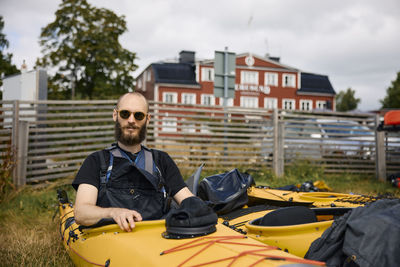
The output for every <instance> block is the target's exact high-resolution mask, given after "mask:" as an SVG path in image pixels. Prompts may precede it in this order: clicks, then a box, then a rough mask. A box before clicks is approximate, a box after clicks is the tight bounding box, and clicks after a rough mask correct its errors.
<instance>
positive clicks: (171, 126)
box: [161, 117, 178, 133]
mask: <svg viewBox="0 0 400 267" xmlns="http://www.w3.org/2000/svg"><path fill="white" fill-rule="evenodd" d="M177 124H178V123H177V120H176V118H169V117H164V118H163V119H162V123H161V125H162V128H161V131H163V132H168V133H172V132H177Z"/></svg>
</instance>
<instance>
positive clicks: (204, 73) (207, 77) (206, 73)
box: [201, 67, 214, 82]
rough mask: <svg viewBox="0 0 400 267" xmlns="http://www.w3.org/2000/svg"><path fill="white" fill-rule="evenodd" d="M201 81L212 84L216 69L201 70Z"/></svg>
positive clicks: (205, 68) (204, 68)
mask: <svg viewBox="0 0 400 267" xmlns="http://www.w3.org/2000/svg"><path fill="white" fill-rule="evenodd" d="M201 81H203V82H212V81H214V68H207V67H203V68H201Z"/></svg>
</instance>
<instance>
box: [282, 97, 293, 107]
mask: <svg viewBox="0 0 400 267" xmlns="http://www.w3.org/2000/svg"><path fill="white" fill-rule="evenodd" d="M289 103H290V104H289ZM282 109H285V110H296V100H295V99H292V98H284V99H282Z"/></svg>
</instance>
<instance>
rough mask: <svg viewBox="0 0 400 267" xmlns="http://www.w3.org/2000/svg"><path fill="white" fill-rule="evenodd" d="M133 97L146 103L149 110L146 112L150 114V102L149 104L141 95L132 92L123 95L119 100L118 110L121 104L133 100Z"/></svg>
mask: <svg viewBox="0 0 400 267" xmlns="http://www.w3.org/2000/svg"><path fill="white" fill-rule="evenodd" d="M131 97H133V98H137V99H140V101H144V103H145V105H146V108H147V110H146V112H147V113H148V112H149V102H147V99H146V98H145V97H144V96H143V95H142V94H141V93H138V92H130V93H126V94H123V95H121V96H120V97H119V99H118V102H117V110H119V107H120V105H121V102H123V101H125V100H126V99H127V98H131Z"/></svg>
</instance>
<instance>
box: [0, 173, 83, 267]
mask: <svg viewBox="0 0 400 267" xmlns="http://www.w3.org/2000/svg"><path fill="white" fill-rule="evenodd" d="M70 182H71V180H64V181H58V182H55V183H51V184H49V185H48V186H47V187H46V188H43V189H34V188H33V187H26V188H24V189H23V190H21V191H18V192H11V193H8V194H7V196H6V197H5V198H4V200H3V203H2V204H1V207H0V240H1V242H0V266H73V264H72V261H71V260H70V259H69V256H68V254H67V253H66V251H65V249H64V247H63V246H62V242H61V239H60V235H59V233H58V228H57V227H58V225H57V223H58V216H56V217H55V219H54V221H53V220H52V217H53V215H54V213H55V212H56V210H57V209H58V205H57V196H56V190H57V188H63V189H66V190H67V191H68V192H69V195H70V196H74V195H75V193H74V192H72V191H73V190H71V189H72V188H71V186H69V185H66V183H70Z"/></svg>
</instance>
